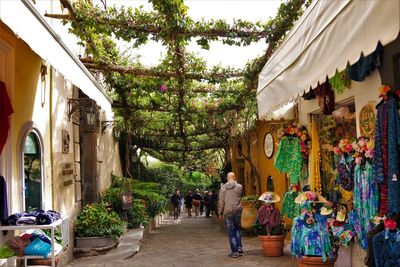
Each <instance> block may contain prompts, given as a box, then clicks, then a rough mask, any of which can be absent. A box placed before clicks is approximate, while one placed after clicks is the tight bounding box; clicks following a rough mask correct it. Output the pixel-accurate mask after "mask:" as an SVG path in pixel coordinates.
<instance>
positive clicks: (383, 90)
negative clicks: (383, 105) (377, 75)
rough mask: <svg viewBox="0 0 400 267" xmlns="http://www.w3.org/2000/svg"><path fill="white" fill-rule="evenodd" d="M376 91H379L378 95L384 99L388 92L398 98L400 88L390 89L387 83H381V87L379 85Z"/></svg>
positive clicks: (399, 96)
mask: <svg viewBox="0 0 400 267" xmlns="http://www.w3.org/2000/svg"><path fill="white" fill-rule="evenodd" d="M378 91H379V97H382V98H384V99H387V98H388V96H389V94H394V95H396V96H397V97H398V98H400V89H397V90H395V89H392V88H390V86H389V85H382V86H381V87H379V89H378Z"/></svg>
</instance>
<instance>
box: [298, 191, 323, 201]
mask: <svg viewBox="0 0 400 267" xmlns="http://www.w3.org/2000/svg"><path fill="white" fill-rule="evenodd" d="M306 201H309V202H311V203H327V202H328V201H327V200H326V199H325V198H324V197H323V196H321V194H319V193H316V192H313V191H306V192H302V193H300V194H299V195H298V196H297V197H296V199H295V200H294V202H296V203H297V204H302V203H304V202H306Z"/></svg>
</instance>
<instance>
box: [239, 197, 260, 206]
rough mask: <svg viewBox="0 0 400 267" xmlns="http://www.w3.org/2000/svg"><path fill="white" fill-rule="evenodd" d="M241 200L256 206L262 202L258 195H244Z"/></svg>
mask: <svg viewBox="0 0 400 267" xmlns="http://www.w3.org/2000/svg"><path fill="white" fill-rule="evenodd" d="M241 200H242V203H243V204H248V205H252V206H254V207H258V206H259V202H260V201H259V200H258V196H257V195H248V196H243V197H242V199H241Z"/></svg>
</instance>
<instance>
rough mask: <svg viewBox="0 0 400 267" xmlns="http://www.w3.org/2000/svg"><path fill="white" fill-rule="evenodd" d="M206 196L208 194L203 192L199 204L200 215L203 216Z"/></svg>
mask: <svg viewBox="0 0 400 267" xmlns="http://www.w3.org/2000/svg"><path fill="white" fill-rule="evenodd" d="M207 194H208V191H204V197H203V199H202V200H201V202H200V215H203V213H204V198H205V197H206V195H207Z"/></svg>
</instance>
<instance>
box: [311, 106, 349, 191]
mask: <svg viewBox="0 0 400 267" xmlns="http://www.w3.org/2000/svg"><path fill="white" fill-rule="evenodd" d="M315 118H316V120H317V125H318V129H319V138H320V146H321V150H320V151H321V182H322V191H323V192H324V194H325V195H330V194H333V193H334V192H338V191H339V190H340V188H339V187H338V185H337V184H336V183H335V180H336V176H337V171H336V166H335V157H334V152H333V148H334V147H335V146H336V145H337V144H338V143H339V141H340V140H341V139H344V138H346V139H348V140H353V139H354V137H355V136H357V128H356V116H355V104H354V101H351V102H348V103H346V104H342V105H339V106H337V108H336V110H335V111H334V112H333V114H332V115H324V114H316V115H315Z"/></svg>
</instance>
